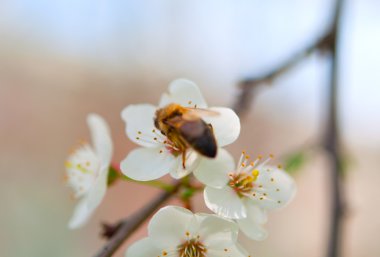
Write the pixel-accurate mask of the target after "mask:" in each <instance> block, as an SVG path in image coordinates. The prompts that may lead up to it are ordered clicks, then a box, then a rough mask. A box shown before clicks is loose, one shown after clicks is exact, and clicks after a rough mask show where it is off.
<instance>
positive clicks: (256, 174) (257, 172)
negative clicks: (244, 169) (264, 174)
mask: <svg viewBox="0 0 380 257" xmlns="http://www.w3.org/2000/svg"><path fill="white" fill-rule="evenodd" d="M259 175H260V171H259V170H253V171H252V176H253V180H254V181H256V179H257V177H258V176H259Z"/></svg>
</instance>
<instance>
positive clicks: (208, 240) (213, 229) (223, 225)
mask: <svg viewBox="0 0 380 257" xmlns="http://www.w3.org/2000/svg"><path fill="white" fill-rule="evenodd" d="M238 231H239V229H238V226H237V224H236V223H235V222H233V221H231V220H227V219H223V218H221V217H218V216H216V215H215V216H214V215H209V216H208V217H206V218H205V219H204V220H203V221H202V222H201V224H200V226H199V231H198V234H199V236H200V238H201V241H202V242H203V243H204V244H205V246H206V247H207V248H209V249H221V250H223V249H225V248H226V247H228V246H230V245H232V244H234V243H235V242H236V240H237V236H238Z"/></svg>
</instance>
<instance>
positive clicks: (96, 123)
mask: <svg viewBox="0 0 380 257" xmlns="http://www.w3.org/2000/svg"><path fill="white" fill-rule="evenodd" d="M87 124H88V126H89V128H90V132H91V137H92V144H93V146H94V149H95V152H96V154H97V155H98V158H99V159H100V162H101V168H102V169H104V168H108V166H109V164H110V163H111V158H112V148H113V146H112V139H111V133H110V129H109V127H108V125H107V123H106V121H105V120H104V119H103V118H102V117H101V116H99V115H97V114H94V113H92V114H89V115H88V116H87Z"/></svg>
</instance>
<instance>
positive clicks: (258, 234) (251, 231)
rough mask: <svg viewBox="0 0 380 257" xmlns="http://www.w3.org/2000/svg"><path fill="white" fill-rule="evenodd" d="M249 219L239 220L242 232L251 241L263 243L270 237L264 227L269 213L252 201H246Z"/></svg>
mask: <svg viewBox="0 0 380 257" xmlns="http://www.w3.org/2000/svg"><path fill="white" fill-rule="evenodd" d="M245 203H246V208H247V218H245V219H240V220H237V223H238V225H239V228H240V230H241V231H242V232H243V233H244V234H245V235H246V236H247V237H249V238H250V239H252V240H256V241H262V240H264V239H266V238H267V237H268V232H267V231H266V229H265V228H263V225H264V224H265V223H266V222H267V213H266V211H265V210H263V209H261V208H260V207H259V206H257V205H255V204H254V203H253V202H252V201H246V202H245Z"/></svg>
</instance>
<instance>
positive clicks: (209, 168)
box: [194, 148, 235, 188]
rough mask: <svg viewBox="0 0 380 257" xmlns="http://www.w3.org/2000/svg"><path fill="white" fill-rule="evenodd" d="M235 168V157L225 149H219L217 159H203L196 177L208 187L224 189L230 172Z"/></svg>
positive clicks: (195, 171)
mask: <svg viewBox="0 0 380 257" xmlns="http://www.w3.org/2000/svg"><path fill="white" fill-rule="evenodd" d="M234 167H235V163H234V159H233V157H232V156H231V155H230V154H229V153H228V152H227V151H226V150H225V149H222V148H219V149H218V155H217V156H216V158H215V159H209V158H202V160H201V161H200V163H199V165H198V167H197V168H196V169H195V170H194V175H195V177H196V178H197V179H198V180H199V181H201V182H202V183H203V184H206V185H207V186H211V187H215V188H222V187H224V186H225V185H227V183H228V181H229V178H228V172H231V171H233V170H234Z"/></svg>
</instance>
